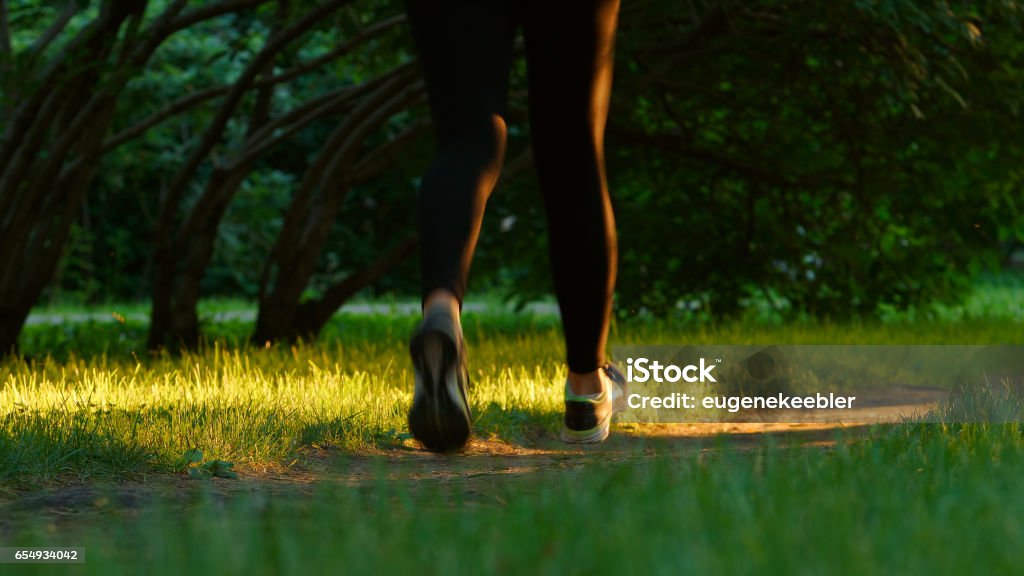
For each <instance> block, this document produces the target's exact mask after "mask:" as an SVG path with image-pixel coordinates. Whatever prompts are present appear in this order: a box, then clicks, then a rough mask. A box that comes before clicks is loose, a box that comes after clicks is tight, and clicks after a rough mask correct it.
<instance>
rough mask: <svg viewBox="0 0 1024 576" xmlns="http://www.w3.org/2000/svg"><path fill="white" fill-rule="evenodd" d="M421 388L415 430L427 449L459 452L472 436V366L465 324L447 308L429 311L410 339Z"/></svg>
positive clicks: (412, 426) (417, 390) (412, 427)
mask: <svg viewBox="0 0 1024 576" xmlns="http://www.w3.org/2000/svg"><path fill="white" fill-rule="evenodd" d="M409 354H410V355H411V356H412V365H413V371H414V372H415V375H416V388H415V391H414V392H413V399H412V409H411V410H409V430H410V431H411V432H412V435H413V437H414V438H416V439H417V440H419V442H420V444H422V445H423V447H424V448H426V449H427V450H431V451H433V452H453V451H456V450H459V449H461V448H462V447H464V446H465V445H466V442H467V441H468V440H469V433H470V421H471V419H470V412H469V402H468V400H467V396H466V388H467V387H468V386H469V370H468V368H467V363H466V344H465V341H464V340H463V338H462V326H461V325H460V324H459V321H458V320H456V319H455V318H453V317H452V316H451V314H449V313H448V312H447V311H438V310H434V311H429V312H428V314H427V317H426V318H424V320H423V322H422V323H421V324H420V326H419V328H417V330H416V332H415V334H413V336H412V340H411V341H410V342H409Z"/></svg>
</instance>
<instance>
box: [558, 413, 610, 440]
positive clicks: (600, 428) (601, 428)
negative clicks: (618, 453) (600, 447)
mask: <svg viewBox="0 0 1024 576" xmlns="http://www.w3.org/2000/svg"><path fill="white" fill-rule="evenodd" d="M611 429H612V426H611V417H610V416H609V417H608V418H607V419H606V420H605V421H604V423H602V424H598V425H597V427H595V428H591V429H590V430H570V429H569V428H566V427H565V426H563V427H562V434H561V438H562V442H567V443H569V444H597V443H600V442H604V441H605V440H606V439H607V438H608V434H609V433H610V432H611Z"/></svg>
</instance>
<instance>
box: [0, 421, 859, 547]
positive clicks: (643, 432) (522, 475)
mask: <svg viewBox="0 0 1024 576" xmlns="http://www.w3.org/2000/svg"><path fill="white" fill-rule="evenodd" d="M865 430H867V427H865V426H859V425H838V424H829V423H805V424H778V423H771V424H657V425H655V424H646V425H642V424H628V425H619V426H617V427H616V428H615V430H614V433H613V435H612V436H611V437H610V438H609V439H608V441H606V442H605V443H603V444H600V445H596V446H587V447H575V446H567V445H565V444H562V443H561V442H557V441H555V440H549V441H544V442H541V443H540V444H538V445H537V446H531V447H524V446H517V445H514V444H509V443H507V442H503V441H500V440H495V439H473V440H472V441H471V443H470V445H469V446H468V447H467V449H466V450H465V451H463V452H461V453H459V454H454V455H447V456H444V455H436V454H431V453H428V452H425V451H423V450H420V449H418V448H416V447H415V446H414V445H413V443H412V441H407V443H406V444H405V445H403V446H402V447H397V448H393V449H379V450H374V451H366V452H361V453H349V452H342V451H339V450H319V451H316V452H312V453H309V454H308V455H307V456H308V458H307V459H306V464H305V465H303V466H302V467H301V468H299V467H294V468H288V469H284V470H253V469H245V468H242V469H241V470H240V473H241V474H240V478H239V479H238V480H221V479H214V480H210V481H197V480H190V479H188V478H186V477H184V476H182V475H167V474H161V475H153V476H148V477H142V478H139V479H136V480H132V481H129V482H124V483H120V484H116V485H95V484H90V483H81V482H66V483H63V484H57V485H54V486H51V487H48V488H46V489H42V490H38V491H33V492H28V493H15V492H12V491H10V490H7V491H0V539H2V537H3V536H4V535H5V534H6V533H9V532H10V531H11V530H13V529H14V528H15V527H16V526H17V525H18V524H19V523H21V522H23V521H26V520H28V519H32V520H36V521H38V520H40V519H43V520H45V521H46V522H48V523H49V524H51V525H53V526H59V525H64V526H66V525H76V524H91V523H94V522H97V521H99V520H100V519H101V518H103V517H107V516H110V515H116V516H129V517H133V516H136V515H137V514H138V513H139V511H141V510H142V509H143V508H145V507H146V506H148V505H151V504H153V503H156V502H160V503H169V504H172V505H174V506H175V507H176V508H181V509H188V508H190V507H191V506H195V505H198V504H197V502H198V500H199V497H200V495H201V494H202V493H204V492H206V491H212V494H213V497H214V498H215V500H216V501H219V502H221V503H222V504H223V503H226V502H227V501H229V500H231V499H232V498H234V497H236V496H239V495H243V494H244V495H249V497H250V500H251V501H253V502H256V503H257V505H258V504H259V503H260V502H266V501H268V500H270V499H273V498H276V497H287V498H295V497H299V498H302V497H312V496H313V495H314V493H315V492H316V491H317V490H318V489H319V488H321V487H324V486H326V485H331V484H340V485H346V486H350V487H352V488H356V489H359V488H363V487H370V486H373V485H379V484H380V483H381V482H387V483H395V484H398V485H402V486H408V487H411V488H412V489H414V490H416V489H420V488H424V487H436V488H441V489H443V488H446V487H455V486H457V487H459V489H460V490H459V493H460V494H461V499H460V502H463V503H465V502H468V503H470V504H473V503H474V502H477V503H480V504H487V503H491V504H493V503H494V500H495V499H496V498H497V499H500V496H497V495H496V494H495V493H494V492H495V491H494V490H493V486H494V485H495V483H498V482H501V483H505V482H517V483H518V482H522V486H523V489H525V490H536V489H538V486H543V485H544V482H543V481H541V482H537V481H536V480H538V479H539V480H545V479H549V480H551V481H563V479H565V476H566V475H570V476H576V475H582V474H584V473H585V472H586V469H587V468H588V467H592V466H609V465H614V464H616V463H621V462H625V461H630V460H632V461H640V460H649V459H653V458H655V457H659V458H664V457H668V458H686V457H695V456H697V455H698V454H700V455H701V456H702V457H705V456H706V457H727V456H730V455H734V456H738V457H744V455H745V454H746V453H751V454H752V453H754V451H755V450H756V448H757V447H759V446H762V445H763V444H764V442H765V440H766V439H767V438H769V437H770V438H772V439H773V440H774V441H775V443H776V445H779V446H794V445H795V446H802V447H806V448H808V449H823V450H828V449H830V448H831V447H832V446H833V445H834V444H835V442H836V441H837V438H840V439H848V440H851V441H853V440H856V439H857V438H858V437H861V436H862V435H863V432H864V431H865ZM467 499H468V500H467ZM497 504H498V505H500V502H497Z"/></svg>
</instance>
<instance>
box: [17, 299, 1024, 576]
mask: <svg viewBox="0 0 1024 576" xmlns="http://www.w3.org/2000/svg"><path fill="white" fill-rule="evenodd" d="M1000 290H1002V288H1000ZM993 294H996V292H993ZM1005 297H1006V295H1005V294H1003V293H1002V292H998V298H1005ZM993 301H996V300H993ZM414 323H415V320H414V319H413V318H409V317H405V316H386V317H371V316H365V315H363V316H360V315H344V314H343V315H339V316H338V317H337V318H336V319H335V321H334V322H333V323H332V324H331V325H330V327H329V328H328V330H327V333H326V334H325V337H324V339H323V340H322V341H321V342H319V343H311V344H303V345H299V346H274V347H271V348H269V349H264V348H249V347H246V346H245V345H244V344H242V342H243V341H244V334H245V331H246V329H247V327H246V326H245V325H242V324H239V323H229V324H224V325H217V326H213V327H211V333H212V334H213V340H212V341H211V343H210V344H209V345H208V346H207V347H206V348H205V349H204V350H202V351H200V352H197V353H194V354H185V355H182V356H177V357H175V356H170V355H167V354H163V355H156V356H151V355H148V354H146V353H145V352H144V351H143V348H142V347H141V343H142V342H143V337H144V334H143V327H141V326H137V325H134V324H132V323H131V322H126V323H124V324H121V323H112V324H96V323H93V324H85V325H81V326H79V325H67V326H33V327H31V328H30V329H29V330H28V331H27V332H26V334H25V335H24V337H23V339H22V350H23V352H24V353H25V354H26V355H28V356H29V357H30V359H29V360H28V361H22V360H9V361H7V362H5V363H3V364H0V546H4V545H18V546H31V545H38V546H44V545H52V546H86V547H87V549H88V550H87V558H88V561H87V563H86V564H84V565H79V566H73V567H63V568H61V569H60V570H61V571H62V572H64V571H68V572H71V573H90V574H119V573H124V574H137V573H139V572H141V571H144V570H145V571H146V572H147V573H156V574H163V573H167V574H171V573H199V572H202V573H216V572H226V573H241V572H242V571H246V572H249V571H256V573H264V572H267V573H300V572H303V573H304V572H309V573H368V572H383V573H390V572H412V571H416V572H423V573H451V572H452V571H456V572H471V573H478V572H483V573H488V572H502V573H521V572H530V573H533V572H541V573H551V574H566V573H568V574H591V573H611V572H621V571H628V572H630V573H634V572H637V573H640V572H653V573H665V574H669V573H672V574H675V573H679V572H680V571H686V570H689V571H694V572H698V573H707V572H717V571H723V570H727V571H730V572H741V573H763V572H773V573H792V572H796V573H808V574H819V573H822V572H825V571H828V572H838V573H852V574H862V573H878V572H884V573H905V572H924V571H929V572H937V573H964V572H967V571H971V572H973V571H982V572H992V571H1010V570H1013V569H1014V568H1015V567H1016V562H1017V558H1018V554H1017V551H1018V550H1020V549H1021V546H1022V545H1024V497H1021V496H1020V491H1019V485H1020V482H1019V480H1020V478H1021V477H1022V476H1024V435H1022V428H1021V427H1020V426H1018V425H1016V424H1011V425H998V426H997V425H985V424H976V425H960V426H953V425H909V424H907V425H899V426H890V427H879V428H875V429H872V430H871V431H870V432H869V433H867V434H861V433H857V434H849V435H847V434H839V433H837V434H835V435H834V439H835V440H836V442H835V443H834V444H827V445H825V446H820V445H814V446H803V447H800V446H797V445H796V443H794V445H793V446H790V447H784V446H781V445H780V443H782V442H785V441H786V440H787V437H786V436H784V435H783V436H771V435H768V436H765V437H764V438H762V439H759V440H755V441H742V442H738V443H737V442H735V441H714V440H709V441H703V442H702V441H696V440H684V439H679V440H645V439H642V438H641V439H635V438H634V439H623V438H621V434H620V438H619V440H617V441H615V442H612V443H611V444H609V445H606V446H604V447H601V448H598V449H596V450H588V451H584V452H582V453H581V452H578V451H575V450H568V449H565V448H563V447H561V446H560V445H559V444H557V442H555V441H554V438H555V434H556V432H557V429H558V426H559V423H560V414H561V395H560V394H561V382H562V378H564V374H563V370H564V368H563V367H562V365H561V358H562V355H563V351H564V348H563V344H562V341H561V336H560V333H559V330H558V325H557V319H555V318H552V317H545V316H513V315H508V314H497V315H494V314H477V315H473V314H470V315H467V317H466V322H465V327H466V333H467V339H468V342H469V345H470V360H471V376H472V379H473V388H472V392H471V395H472V408H473V412H474V415H475V416H476V423H475V431H476V433H477V434H478V436H480V437H482V438H492V439H498V440H501V441H504V442H509V443H511V444H513V445H515V446H521V447H527V448H530V447H538V448H541V449H542V450H541V451H540V452H525V453H518V454H513V455H511V456H507V457H496V456H489V455H487V454H475V455H474V454H470V455H464V456H455V457H437V456H431V455H424V454H420V453H417V452H415V451H413V450H412V445H411V443H410V441H409V440H408V438H407V434H406V429H405V428H406V427H405V414H406V410H407V408H408V404H409V402H410V400H411V385H410V382H411V373H410V370H409V366H408V361H407V356H406V350H405V345H406V337H407V336H408V334H409V331H410V330H411V329H412V327H413V325H414ZM1022 327H1024V324H1022V323H1021V320H1020V319H1018V318H1015V317H1013V316H1012V315H1011V316H1006V315H999V314H994V313H993V314H987V315H986V314H967V315H959V316H949V317H946V318H933V319H931V320H927V321H926V320H921V319H920V318H917V319H908V318H903V319H892V318H890V319H887V320H886V321H870V322H869V321H865V322H861V323H846V324H829V323H810V322H808V323H801V324H796V325H789V326H774V325H765V324H762V323H757V322H751V321H746V322H743V321H739V322H733V323H724V324H720V325H695V324H692V323H685V322H684V323H677V324H671V323H666V322H627V323H619V324H617V325H616V326H615V327H614V329H613V334H612V344H616V343H618V344H626V343H648V344H655V343H662V344H684V343H685V344H746V343H775V344H799V343H804V344H820V343H848V344H857V343H859V344H998V343H1018V344H1019V343H1021V335H1022ZM620 432H621V431H620ZM829 438H830V436H829V435H828V434H826V436H825V437H824V438H823V439H825V440H828V439H829ZM818 439H819V440H820V439H822V438H818ZM191 449H199V450H201V451H202V453H203V454H202V460H201V461H202V462H210V461H214V460H222V461H228V462H231V463H233V464H234V470H238V471H239V472H240V473H241V478H240V479H237V480H226V479H220V478H218V479H215V480H190V479H188V477H187V475H186V474H185V468H186V466H187V465H186V464H185V463H183V462H181V461H180V460H181V457H182V455H183V454H184V453H185V452H186V451H188V450H191ZM282 478H283V479H284V480H281V479H282ZM82 487H85V488H87V490H86V491H85V492H82V491H81V490H82ZM108 493H109V495H107V494H108ZM69 494H70V496H69ZM76 494H77V496H75V495H76ZM126 495H127V496H126ZM538 567H539V568H538ZM17 568H18V569H19V571H20V570H21V569H25V570H26V571H32V570H33V569H34V570H35V571H37V572H42V571H49V572H52V571H55V570H54V569H50V568H39V567H35V568H29V567H25V566H21V567H17ZM5 573H6V571H5ZM16 573H17V572H16Z"/></svg>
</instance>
